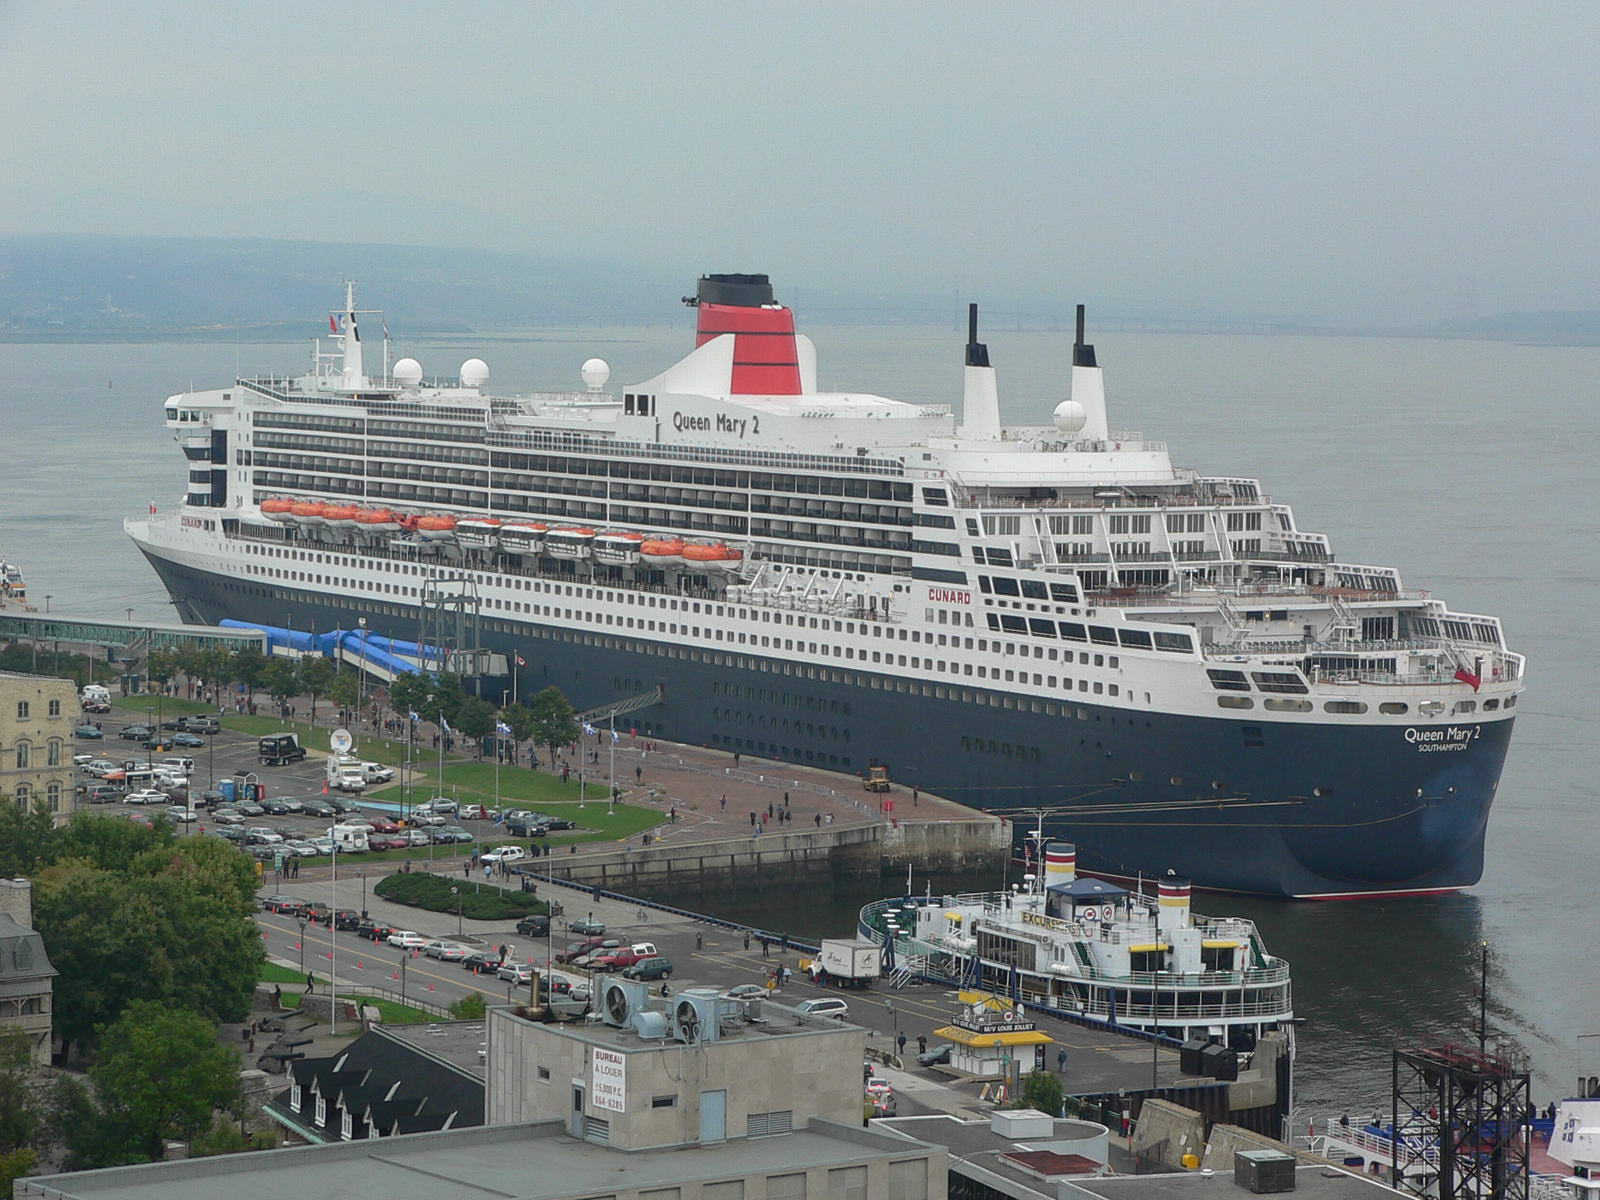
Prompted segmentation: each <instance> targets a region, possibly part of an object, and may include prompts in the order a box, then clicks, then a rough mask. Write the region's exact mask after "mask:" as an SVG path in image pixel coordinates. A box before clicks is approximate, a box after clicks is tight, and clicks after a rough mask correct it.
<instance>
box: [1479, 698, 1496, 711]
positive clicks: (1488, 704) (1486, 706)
mask: <svg viewBox="0 0 1600 1200" xmlns="http://www.w3.org/2000/svg"><path fill="white" fill-rule="evenodd" d="M1499 707H1500V701H1498V700H1485V701H1484V702H1483V711H1484V712H1493V711H1494V710H1495V709H1497V708H1499Z"/></svg>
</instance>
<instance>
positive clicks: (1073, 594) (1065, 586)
mask: <svg viewBox="0 0 1600 1200" xmlns="http://www.w3.org/2000/svg"><path fill="white" fill-rule="evenodd" d="M1050 599H1052V600H1054V601H1055V602H1056V603H1057V604H1076V603H1077V602H1078V589H1077V588H1075V587H1073V586H1072V585H1071V584H1070V583H1052V584H1051V585H1050Z"/></svg>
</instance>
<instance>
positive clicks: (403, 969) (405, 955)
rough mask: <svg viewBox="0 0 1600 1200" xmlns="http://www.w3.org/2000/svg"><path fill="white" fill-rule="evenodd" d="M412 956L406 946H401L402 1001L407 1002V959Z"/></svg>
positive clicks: (402, 1002)
mask: <svg viewBox="0 0 1600 1200" xmlns="http://www.w3.org/2000/svg"><path fill="white" fill-rule="evenodd" d="M410 957H411V952H410V951H408V950H407V949H406V948H405V947H404V946H402V947H400V1003H401V1004H404V1003H405V1002H406V959H408V958H410Z"/></svg>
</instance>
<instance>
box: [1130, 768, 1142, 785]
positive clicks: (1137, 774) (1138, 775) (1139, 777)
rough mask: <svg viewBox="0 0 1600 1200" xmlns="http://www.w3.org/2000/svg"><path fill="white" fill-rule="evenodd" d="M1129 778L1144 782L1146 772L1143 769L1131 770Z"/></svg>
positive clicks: (1135, 781) (1136, 781)
mask: <svg viewBox="0 0 1600 1200" xmlns="http://www.w3.org/2000/svg"><path fill="white" fill-rule="evenodd" d="M1128 778H1129V779H1131V780H1133V782H1134V783H1143V782H1144V774H1143V772H1141V771H1129V772H1128Z"/></svg>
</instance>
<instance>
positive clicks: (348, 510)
mask: <svg viewBox="0 0 1600 1200" xmlns="http://www.w3.org/2000/svg"><path fill="white" fill-rule="evenodd" d="M358 511H359V510H358V509H357V508H356V506H355V505H354V504H329V505H326V506H324V508H323V510H322V520H323V522H324V523H325V524H328V525H332V526H333V527H334V528H335V529H349V528H351V527H352V526H354V525H355V523H356V513H357V512H358Z"/></svg>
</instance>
